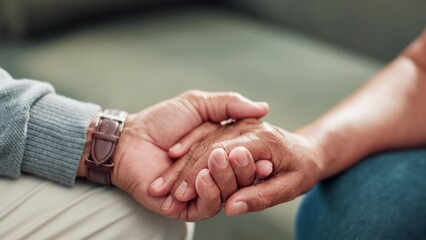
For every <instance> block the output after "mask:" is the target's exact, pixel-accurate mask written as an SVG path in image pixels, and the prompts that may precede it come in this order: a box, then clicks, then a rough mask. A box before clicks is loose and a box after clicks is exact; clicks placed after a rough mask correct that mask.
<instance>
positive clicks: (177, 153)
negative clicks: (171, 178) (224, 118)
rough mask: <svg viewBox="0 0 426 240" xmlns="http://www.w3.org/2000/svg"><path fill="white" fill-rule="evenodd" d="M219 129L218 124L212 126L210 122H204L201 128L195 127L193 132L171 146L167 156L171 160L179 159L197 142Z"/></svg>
mask: <svg viewBox="0 0 426 240" xmlns="http://www.w3.org/2000/svg"><path fill="white" fill-rule="evenodd" d="M219 127H220V125H219V124H214V123H211V122H205V123H203V124H202V125H201V126H199V127H197V128H196V129H195V130H193V131H191V132H189V133H188V134H187V135H186V136H184V137H183V138H182V139H181V140H179V142H178V143H176V144H175V145H173V146H172V147H171V148H170V149H169V156H170V157H171V158H180V157H182V156H183V155H185V154H186V153H188V151H189V149H190V148H191V147H192V146H193V145H194V144H195V143H197V142H199V141H201V140H202V139H204V138H205V137H206V136H208V135H209V134H210V133H211V132H213V131H214V130H216V129H218V128H219Z"/></svg>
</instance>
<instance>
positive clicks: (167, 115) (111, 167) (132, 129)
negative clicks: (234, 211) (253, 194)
mask: <svg viewBox="0 0 426 240" xmlns="http://www.w3.org/2000/svg"><path fill="white" fill-rule="evenodd" d="M267 112H268V105H267V104H266V103H258V102H252V101H250V100H248V99H246V98H244V97H242V96H241V95H239V94H236V93H207V92H201V91H188V92H186V93H183V94H181V95H179V96H177V97H176V98H173V99H170V100H167V101H164V102H161V103H159V104H156V105H154V106H152V107H149V108H147V109H145V110H142V111H141V112H139V113H136V114H129V115H127V114H126V113H125V112H122V111H116V110H106V111H104V112H103V113H102V114H101V116H100V117H96V118H94V119H93V121H92V123H91V125H90V127H89V129H88V131H87V139H86V140H87V143H86V147H85V150H84V153H83V155H82V158H81V161H80V167H79V171H78V176H79V177H87V178H88V179H89V180H90V181H94V182H98V183H103V184H112V185H115V186H117V187H118V188H120V189H122V190H123V191H125V192H127V193H129V194H130V195H131V196H132V197H133V198H134V199H135V200H136V201H137V202H138V203H140V204H141V205H143V206H145V207H147V208H148V209H151V210H153V211H155V212H158V213H161V214H163V215H166V216H169V217H172V218H178V219H181V220H185V221H197V220H201V219H204V218H207V217H210V216H213V215H215V214H216V213H217V212H219V211H220V209H221V207H222V202H221V198H220V190H219V189H218V187H217V186H216V184H213V183H214V181H213V179H212V176H211V175H210V174H206V172H205V171H202V172H200V173H199V175H198V176H197V179H196V182H195V185H196V187H198V188H197V191H198V192H197V193H198V198H197V199H195V200H193V201H192V202H191V203H184V202H179V201H176V200H175V199H173V198H172V197H171V196H165V197H155V196H153V195H151V194H150V193H149V190H148V189H149V186H150V184H151V182H152V181H154V180H155V179H157V178H158V177H159V176H160V175H161V174H162V173H163V172H164V171H166V170H167V169H168V168H169V167H170V166H171V165H172V164H173V163H174V160H173V159H172V158H171V157H170V156H169V149H170V148H171V147H172V146H174V145H175V144H176V143H177V142H178V141H179V140H180V139H182V138H183V137H184V136H185V135H187V134H189V133H190V132H191V131H193V130H194V129H196V128H197V127H199V126H200V125H202V124H203V123H205V122H213V123H216V124H220V122H222V121H224V120H228V119H244V118H261V117H263V116H265V115H266V114H267ZM214 130H215V128H212V129H211V131H214ZM120 132H121V134H120ZM178 147H179V146H175V149H174V150H176V148H178Z"/></svg>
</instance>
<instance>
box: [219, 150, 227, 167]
mask: <svg viewBox="0 0 426 240" xmlns="http://www.w3.org/2000/svg"><path fill="white" fill-rule="evenodd" d="M216 163H217V165H218V166H219V167H220V168H226V167H227V166H228V161H226V157H225V155H224V154H223V153H221V154H220V156H218V157H217V158H216Z"/></svg>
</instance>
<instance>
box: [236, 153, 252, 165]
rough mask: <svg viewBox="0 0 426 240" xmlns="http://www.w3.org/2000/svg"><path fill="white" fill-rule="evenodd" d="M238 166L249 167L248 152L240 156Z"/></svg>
mask: <svg viewBox="0 0 426 240" xmlns="http://www.w3.org/2000/svg"><path fill="white" fill-rule="evenodd" d="M237 162H238V164H240V166H241V167H247V165H248V164H249V155H248V153H247V152H244V154H240V155H239V157H238V158H237Z"/></svg>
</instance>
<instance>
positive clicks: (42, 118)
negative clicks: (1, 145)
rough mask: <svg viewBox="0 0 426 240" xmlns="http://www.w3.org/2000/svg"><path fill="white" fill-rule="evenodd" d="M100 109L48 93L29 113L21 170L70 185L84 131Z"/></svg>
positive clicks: (73, 180) (77, 163) (80, 153)
mask: <svg viewBox="0 0 426 240" xmlns="http://www.w3.org/2000/svg"><path fill="white" fill-rule="evenodd" d="M98 111H100V107H99V106H97V105H94V104H90V103H83V102H78V101H75V100H72V99H69V98H66V97H62V96H59V95H55V94H49V95H46V96H44V97H43V98H41V99H40V100H38V101H37V102H36V103H35V104H34V105H33V106H32V107H31V110H30V118H29V121H28V127H27V138H26V143H25V152H24V159H23V162H22V171H24V172H28V173H32V174H35V175H38V176H41V177H43V178H47V179H50V180H53V181H55V182H58V183H61V184H64V185H67V186H72V185H74V183H75V180H76V175H77V169H78V166H79V161H80V158H81V155H82V153H83V149H84V144H85V140H86V131H87V128H88V126H89V124H90V122H91V120H92V119H93V118H94V117H95V115H96V114H97V112H98Z"/></svg>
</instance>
